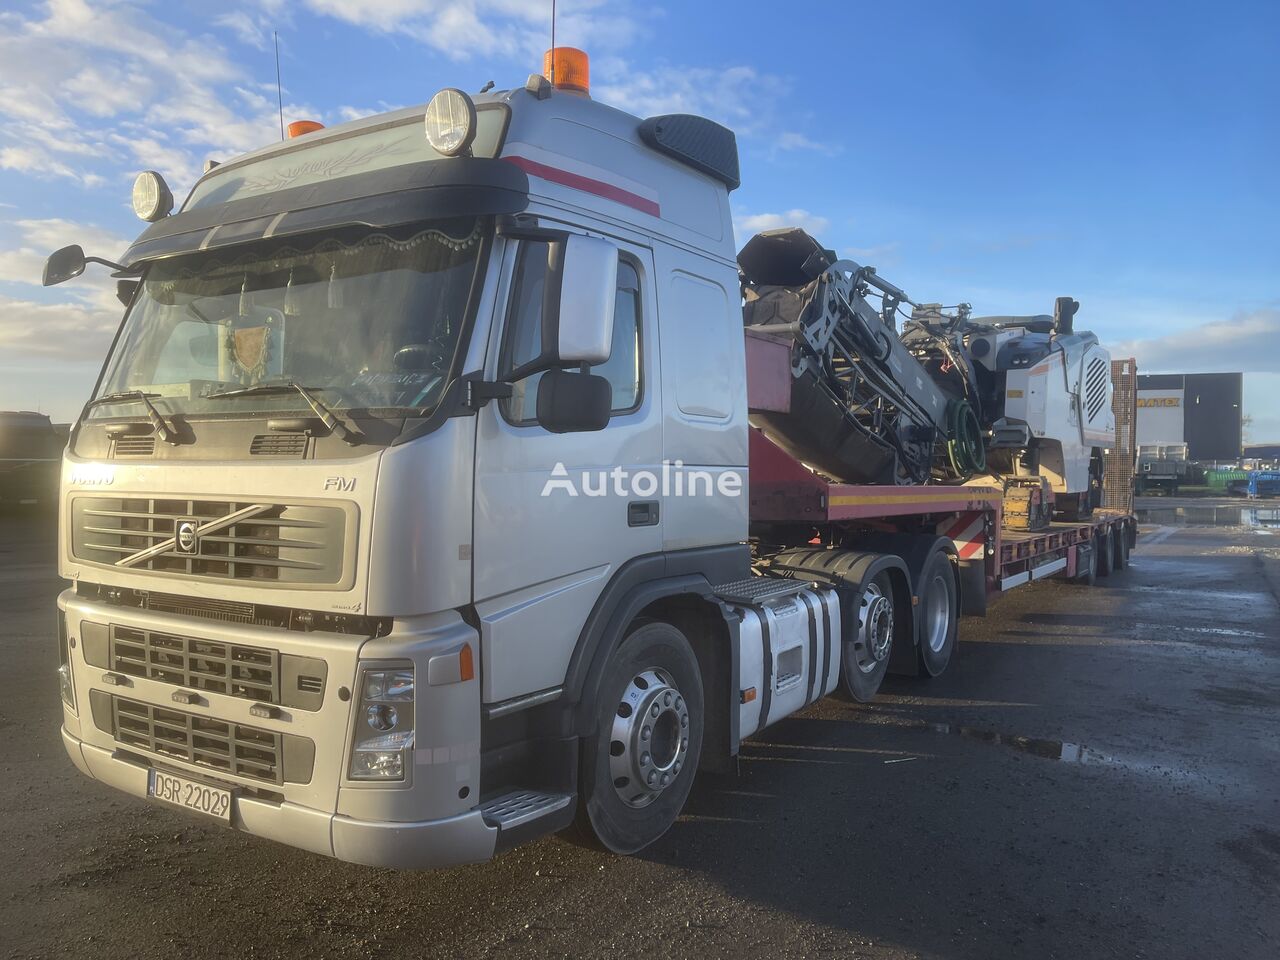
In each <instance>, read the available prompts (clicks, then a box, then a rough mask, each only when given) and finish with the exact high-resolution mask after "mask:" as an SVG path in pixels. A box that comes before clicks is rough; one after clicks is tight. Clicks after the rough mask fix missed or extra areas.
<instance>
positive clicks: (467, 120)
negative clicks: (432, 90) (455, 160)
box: [427, 87, 476, 157]
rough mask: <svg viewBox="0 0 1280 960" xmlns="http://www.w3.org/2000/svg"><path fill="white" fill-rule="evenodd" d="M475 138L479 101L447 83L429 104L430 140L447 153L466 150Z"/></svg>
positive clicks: (428, 124) (435, 148)
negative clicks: (477, 103)
mask: <svg viewBox="0 0 1280 960" xmlns="http://www.w3.org/2000/svg"><path fill="white" fill-rule="evenodd" d="M475 138H476V105H475V104H474V103H472V102H471V98H470V97H468V96H467V95H466V94H465V93H463V92H462V91H461V90H457V89H454V88H453V87H446V88H445V89H444V90H441V91H440V92H439V93H437V94H436V95H435V96H434V97H432V98H431V102H430V103H428V104H427V143H429V144H431V148H432V149H433V150H435V151H437V152H438V153H442V154H444V155H445V156H446V157H456V156H458V155H459V154H462V153H465V152H466V151H467V148H468V147H470V146H471V141H472V140H474V139H475Z"/></svg>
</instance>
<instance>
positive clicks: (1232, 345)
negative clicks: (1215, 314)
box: [1109, 307, 1280, 373]
mask: <svg viewBox="0 0 1280 960" xmlns="http://www.w3.org/2000/svg"><path fill="white" fill-rule="evenodd" d="M1109 346H1110V349H1111V354H1112V356H1117V357H1124V356H1132V357H1136V358H1137V360H1138V370H1139V371H1141V372H1144V373H1158V372H1162V371H1173V372H1179V371H1188V370H1190V371H1195V372H1203V373H1214V372H1237V371H1240V372H1244V373H1280V307H1264V308H1262V309H1258V310H1251V311H1241V312H1239V313H1237V314H1236V315H1235V316H1233V317H1231V318H1230V319H1228V320H1211V321H1209V322H1207V323H1203V324H1201V325H1199V326H1196V327H1191V328H1189V329H1182V330H1178V331H1176V332H1174V333H1170V334H1167V335H1165V336H1160V337H1150V338H1147V339H1143V340H1127V341H1119V342H1113V343H1111V344H1110V345H1109Z"/></svg>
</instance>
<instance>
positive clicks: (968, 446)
mask: <svg viewBox="0 0 1280 960" xmlns="http://www.w3.org/2000/svg"><path fill="white" fill-rule="evenodd" d="M946 421H947V459H948V460H949V461H950V462H951V469H952V471H953V472H954V473H955V475H956V476H957V477H971V476H973V475H974V474H975V473H981V472H982V471H983V470H985V469H986V468H987V447H986V444H985V443H983V441H982V425H981V424H979V423H978V415H977V414H976V413H974V412H973V407H971V406H969V401H968V400H952V401H951V403H949V404H948V405H947V414H946Z"/></svg>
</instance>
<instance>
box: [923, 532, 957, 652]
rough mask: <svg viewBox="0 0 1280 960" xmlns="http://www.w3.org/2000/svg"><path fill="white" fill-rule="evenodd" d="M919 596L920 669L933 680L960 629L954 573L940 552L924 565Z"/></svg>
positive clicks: (953, 645) (947, 558)
mask: <svg viewBox="0 0 1280 960" xmlns="http://www.w3.org/2000/svg"><path fill="white" fill-rule="evenodd" d="M919 594H920V608H919V612H918V613H917V616H918V617H920V666H921V668H922V669H923V670H924V673H925V674H926V675H927V676H930V677H936V676H938V675H940V674H941V673H942V671H943V670H945V669H947V664H948V663H950V662H951V655H952V653H954V652H955V648H956V633H957V631H958V629H959V623H958V613H959V603H958V601H959V591H958V590H957V589H956V575H955V570H954V568H953V566H952V563H951V560H950V558H949V557H948V556H947V555H946V554H945V553H943V552H942V551H938V552H937V553H935V554H934V555H933V556H931V557H930V558H929V562H928V563H926V564H925V566H924V572H923V574H922V575H921V577H920V590H919Z"/></svg>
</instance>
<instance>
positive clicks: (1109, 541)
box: [1094, 527, 1115, 577]
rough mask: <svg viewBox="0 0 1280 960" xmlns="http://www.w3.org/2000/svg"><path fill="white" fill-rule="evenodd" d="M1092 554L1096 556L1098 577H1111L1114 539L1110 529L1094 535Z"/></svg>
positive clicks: (1106, 528) (1107, 528)
mask: <svg viewBox="0 0 1280 960" xmlns="http://www.w3.org/2000/svg"><path fill="white" fill-rule="evenodd" d="M1094 548H1095V549H1094V552H1095V553H1097V555H1098V576H1100V577H1109V576H1111V561H1112V559H1113V558H1114V557H1115V537H1114V536H1112V534H1111V528H1110V527H1104V528H1103V529H1102V530H1099V531H1098V532H1097V533H1095V534H1094Z"/></svg>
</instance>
